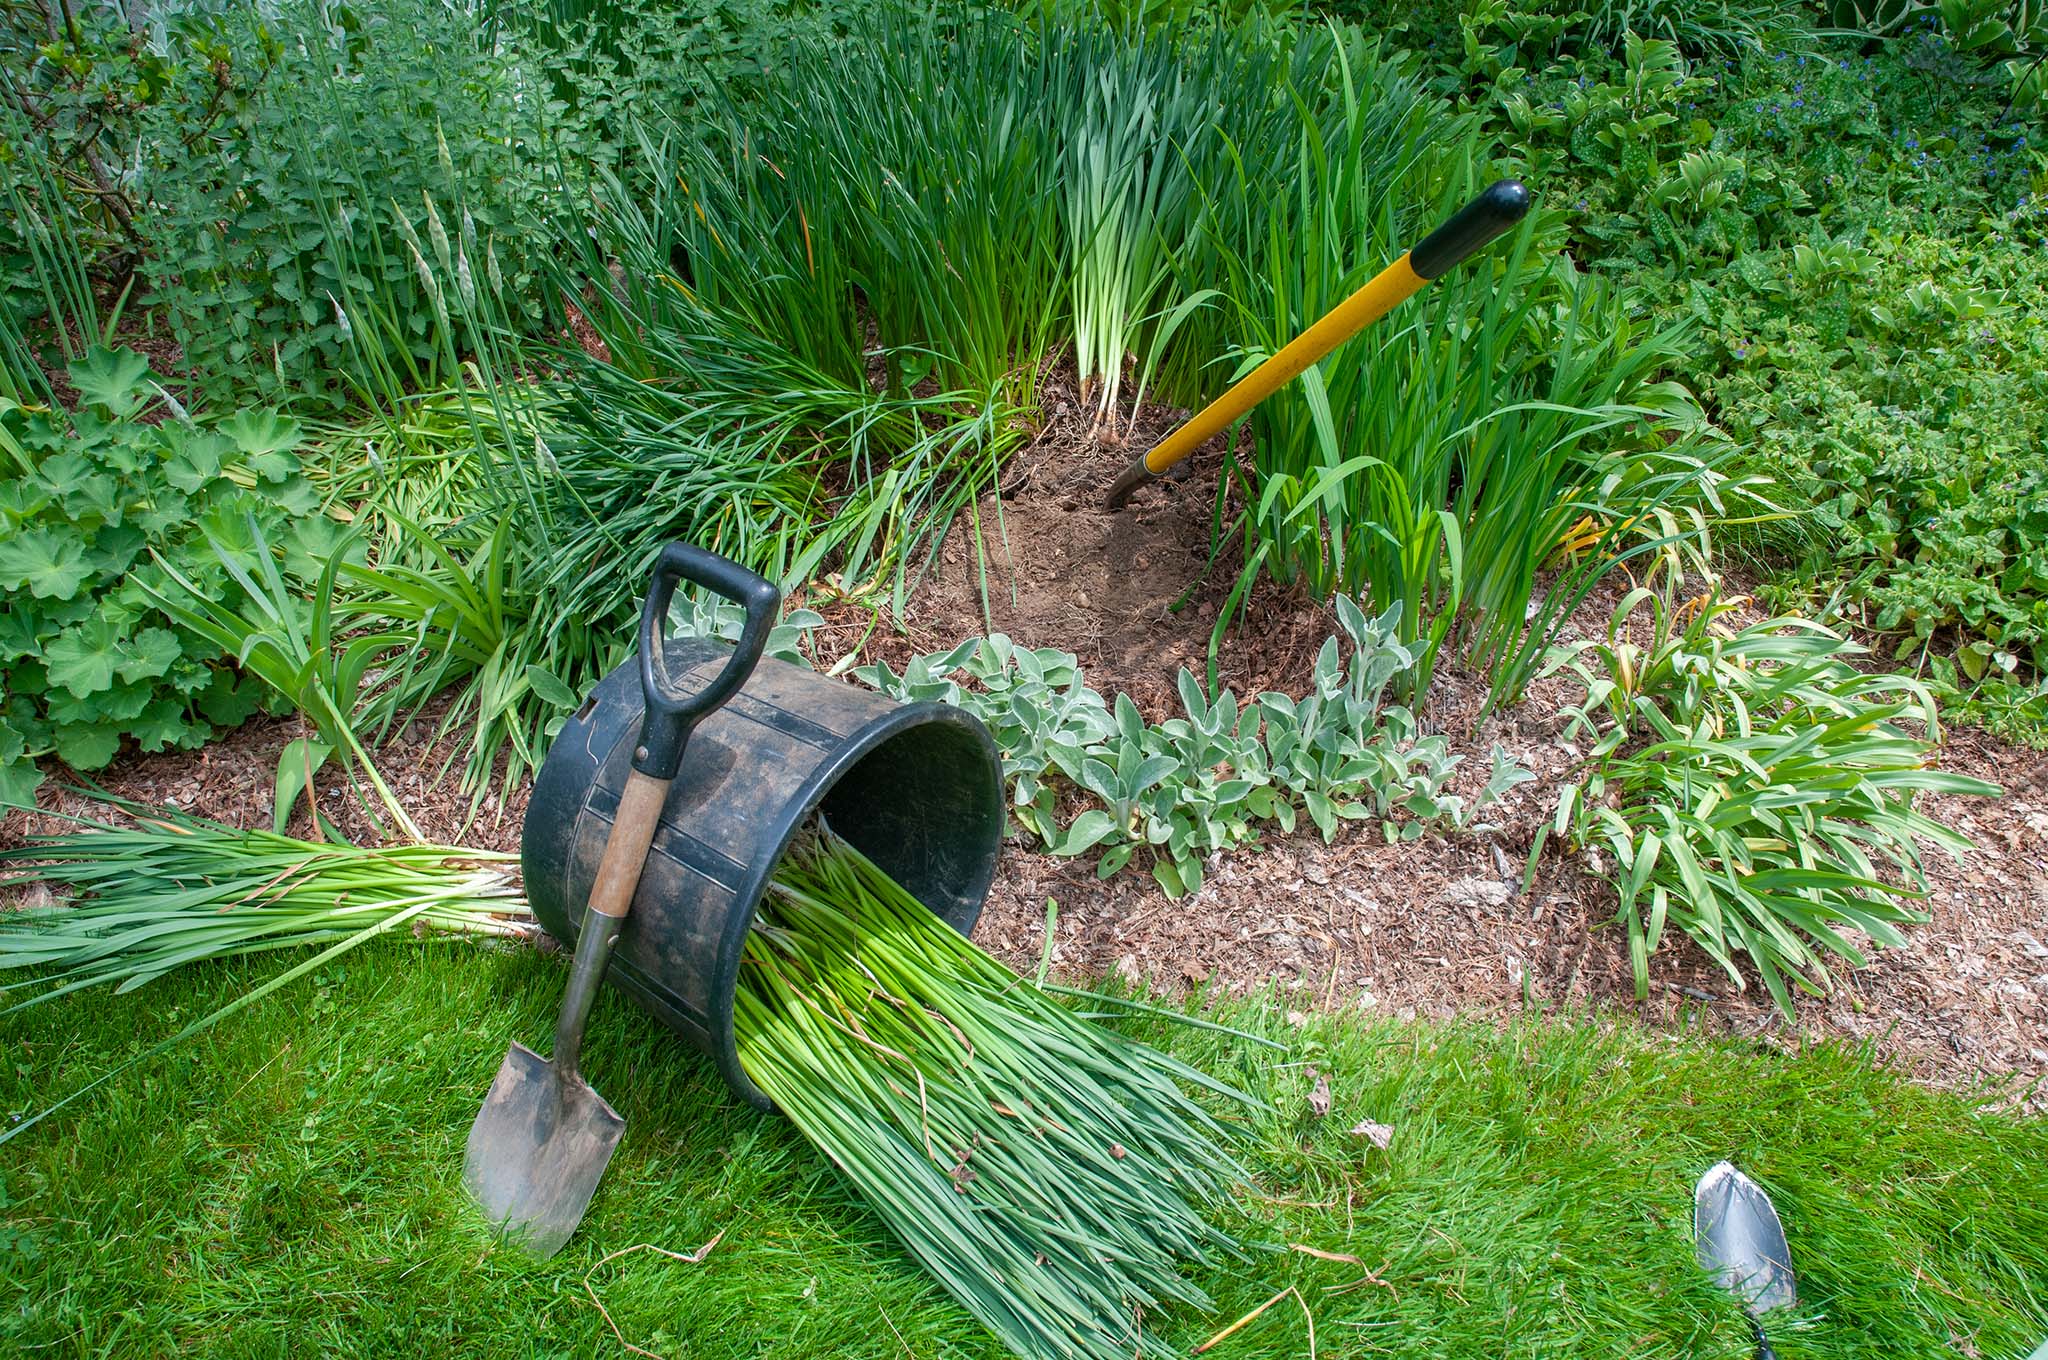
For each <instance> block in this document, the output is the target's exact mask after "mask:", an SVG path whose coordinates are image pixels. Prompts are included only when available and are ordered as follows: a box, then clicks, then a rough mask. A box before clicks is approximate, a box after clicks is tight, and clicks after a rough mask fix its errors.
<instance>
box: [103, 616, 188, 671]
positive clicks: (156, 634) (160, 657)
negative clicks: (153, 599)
mask: <svg viewBox="0 0 2048 1360" xmlns="http://www.w3.org/2000/svg"><path fill="white" fill-rule="evenodd" d="M182 650H183V649H182V648H181V647H180V646H179V645H178V635H177V634H176V633H173V632H172V631H171V630H170V629H168V628H145V629H143V630H142V631H141V632H139V633H137V634H136V635H135V636H134V637H132V638H129V639H128V641H127V642H126V643H125V644H123V646H122V648H121V662H120V665H119V666H117V667H116V668H115V669H116V670H118V671H119V672H120V675H121V678H122V679H123V680H126V681H128V682H129V683H130V684H133V683H134V682H135V681H137V680H149V679H154V678H155V677H156V676H159V675H162V674H163V673H164V672H166V671H168V670H169V669H170V668H171V664H172V663H173V662H175V661H176V660H177V659H178V655H179V653H180V652H181V651H182Z"/></svg>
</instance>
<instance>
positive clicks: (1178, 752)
mask: <svg viewBox="0 0 2048 1360" xmlns="http://www.w3.org/2000/svg"><path fill="white" fill-rule="evenodd" d="M1336 613H1337V620H1338V626H1339V629H1340V631H1341V633H1342V639H1341V640H1340V639H1339V638H1337V637H1332V638H1330V639H1328V640H1327V641H1326V642H1325V643H1324V644H1323V647H1322V649H1321V650H1320V651H1319V652H1318V653H1317V655H1316V662H1315V666H1314V669H1313V671H1312V672H1311V675H1310V692H1309V693H1308V694H1306V695H1304V696H1302V697H1300V698H1295V697H1293V696H1290V695H1286V694H1279V693H1273V692H1268V693H1264V694H1260V695H1257V696H1255V697H1253V698H1251V699H1248V700H1243V701H1240V700H1239V699H1238V697H1237V696H1236V695H1234V694H1232V693H1231V692H1230V691H1229V690H1227V689H1226V690H1222V691H1220V692H1217V693H1215V694H1213V695H1212V694H1211V693H1210V692H1209V691H1207V690H1205V689H1204V688H1203V686H1202V683H1201V681H1200V680H1198V679H1197V678H1196V677H1195V675H1194V674H1193V673H1192V672H1190V671H1188V670H1186V669H1183V670H1182V671H1181V673H1180V675H1179V677H1178V679H1177V681H1176V693H1177V696H1178V698H1179V700H1180V706H1181V711H1180V714H1179V716H1176V717H1172V718H1168V719H1166V720H1165V721H1164V722H1160V723H1147V722H1146V721H1145V720H1144V718H1143V716H1142V715H1141V714H1140V713H1139V711H1138V708H1137V705H1136V704H1134V703H1132V702H1131V699H1130V696H1129V695H1118V696H1117V699H1116V703H1115V704H1114V706H1112V705H1110V704H1108V703H1106V702H1105V701H1104V700H1103V698H1102V696H1101V695H1100V694H1098V693H1096V692H1095V691H1094V690H1092V689H1090V688H1088V686H1087V684H1086V683H1085V677H1084V676H1083V675H1082V674H1081V671H1080V668H1079V666H1078V665H1077V664H1076V661H1075V658H1074V656H1073V654H1072V653H1070V652H1061V651H1058V650H1056V649H1053V648H1028V647H1019V646H1017V645H1016V644H1015V643H1014V642H1012V641H1011V640H1010V639H1009V638H1008V637H1006V636H1004V635H1002V634H1000V633H998V634H995V635H994V636H991V637H989V638H987V639H975V640H971V641H968V642H963V643H962V644H960V645H959V646H958V647H955V648H954V649H953V650H951V651H949V652H945V653H941V654H937V655H932V656H918V657H913V658H912V659H911V660H910V661H909V662H908V663H907V664H906V666H905V669H904V672H903V673H902V674H900V675H899V674H898V673H897V672H896V671H895V670H893V669H892V668H890V667H889V666H888V665H887V664H885V663H877V664H875V665H871V666H864V667H861V668H859V669H858V670H856V671H855V672H854V677H855V678H856V679H858V680H861V681H863V682H865V683H867V684H870V685H873V686H875V687H876V688H877V689H880V690H881V691H882V692H883V693H885V694H888V695H890V696H892V697H894V698H898V699H902V700H905V701H907V702H915V701H924V700H933V701H937V702H941V703H950V704H955V705H958V706H960V707H963V708H965V709H967V710H968V711H969V712H972V713H974V714H975V715H976V716H977V717H979V718H980V719H981V720H982V721H983V722H985V723H986V724H988V727H989V730H990V732H991V734H992V735H993V736H994V738H995V741H996V746H997V749H998V750H1000V751H1001V752H1002V754H1003V769H1004V775H1005V778H1006V780H1007V781H1008V783H1009V785H1010V792H1011V800H1010V802H1011V814H1012V815H1013V816H1014V817H1015V818H1016V820H1017V822H1018V824H1019V825H1020V826H1021V827H1022V828H1023V829H1024V830H1025V831H1027V832H1028V833H1030V834H1031V835H1032V836H1033V837H1035V838H1036V839H1037V840H1038V841H1040V842H1041V843H1042V844H1043V845H1044V846H1045V848H1046V851H1047V853H1049V854H1053V855H1060V856H1068V857H1076V856H1081V855H1093V856H1095V857H1096V873H1097V874H1098V875H1099V876H1101V877H1104V878H1107V877H1108V876H1109V875H1111V874H1114V873H1117V872H1118V871H1120V870H1122V869H1123V868H1124V867H1125V866H1127V865H1129V864H1130V863H1132V862H1133V860H1134V859H1135V860H1136V862H1137V863H1138V864H1139V865H1140V866H1141V867H1143V866H1147V865H1149V867H1150V869H1151V871H1152V876H1153V878H1154V879H1156V880H1157V881H1158V883H1159V885H1160V887H1161V888H1162V889H1164V890H1165V892H1166V893H1167V895H1168V896H1170V897H1176V898H1178V897H1185V896H1187V895H1189V894H1191V893H1195V892H1198V891H1200V890H1201V887H1202V883H1203V880H1204V878H1205V876H1206V872H1207V871H1206V868H1205V863H1206V861H1208V860H1209V859H1211V858H1212V857H1213V856H1215V855H1216V854H1218V853H1220V852H1223V851H1227V850H1231V849H1235V848H1237V847H1240V846H1243V845H1246V844H1248V843H1250V842H1251V841H1253V840H1256V839H1257V838H1258V836H1259V834H1260V832H1261V830H1262V829H1263V828H1265V827H1268V826H1277V827H1279V828H1280V829H1281V830H1282V831H1289V832H1291V831H1293V830H1294V828H1295V825H1296V822H1297V818H1298V817H1299V815H1300V814H1302V813H1304V812H1305V813H1306V814H1307V816H1308V820H1309V821H1310V823H1312V824H1313V825H1314V826H1315V828H1316V829H1317V831H1318V832H1320V833H1321V834H1322V836H1323V839H1324V840H1326V841H1328V840H1332V839H1334V838H1335V837H1336V835H1337V831H1338V828H1339V826H1340V825H1341V824H1342V823H1344V822H1355V821H1369V820H1372V819H1375V818H1377V819H1378V820H1379V822H1380V825H1381V828H1382V832H1383V834H1384V835H1385V836H1386V838H1387V839H1388V840H1389V841H1395V840H1413V839H1415V838H1416V837H1418V836H1420V835H1421V834H1422V833H1423V830H1424V828H1425V826H1427V825H1429V824H1432V823H1435V824H1444V825H1449V826H1453V827H1464V826H1468V825H1471V824H1473V821H1474V819H1475V816H1476V814H1477V813H1479V812H1480V811H1481V810H1482V809H1484V808H1485V807H1487V806H1488V805H1489V804H1491V803H1493V802H1494V801H1496V800H1497V799H1499V798H1500V797H1501V796H1502V795H1503V794H1505V793H1506V792H1507V790H1509V789H1510V788H1513V787H1514V786H1515V785H1516V784H1518V783H1521V782H1523V781H1525V780H1527V779H1529V778H1531V777H1532V776H1531V775H1530V774H1529V772H1528V771H1527V770H1525V769H1523V768H1522V767H1521V766H1520V765H1518V764H1516V763H1515V762H1514V761H1513V760H1512V759H1510V758H1509V757H1507V756H1506V755H1505V754H1504V753H1502V752H1500V751H1498V750H1496V751H1495V753H1494V768H1493V771H1492V774H1491V777H1490V778H1489V779H1488V781H1487V784H1486V786H1485V788H1484V789H1483V790H1482V791H1481V793H1480V794H1479V796H1478V797H1476V798H1475V799H1473V800H1472V801H1471V802H1470V803H1469V804H1468V803H1467V802H1466V800H1465V799H1463V798H1461V797H1459V796H1457V795H1454V794H1451V793H1449V792H1447V789H1448V786H1449V784H1450V782H1451V779H1452V776H1453V775H1454V773H1455V771H1456V769H1457V766H1458V762H1459V760H1460V757H1457V756H1454V755H1452V754H1450V752H1449V749H1448V746H1447V744H1446V742H1445V739H1444V738H1443V737H1442V736H1441V735H1429V736H1420V735H1418V733H1417V732H1416V729H1415V719H1414V716H1413V714H1411V713H1410V712H1409V711H1408V710H1407V709H1406V708H1403V707H1400V706H1398V705H1390V704H1387V703H1386V702H1385V699H1386V695H1387V691H1388V689H1389V688H1390V687H1391V686H1392V685H1394V684H1395V683H1397V682H1398V681H1399V680H1400V679H1401V677H1402V676H1404V675H1405V674H1407V673H1408V672H1410V671H1411V670H1412V669H1413V668H1414V667H1415V666H1416V665H1417V664H1418V662H1419V660H1420V658H1421V656H1422V655H1423V648H1422V647H1421V646H1420V645H1417V644H1411V643H1403V642H1401V641H1399V640H1398V637H1397V634H1398V631H1399V613H1398V609H1396V610H1389V611H1387V612H1386V613H1383V614H1381V615H1380V616H1379V617H1378V618H1368V617H1367V616H1366V614H1365V612H1364V611H1363V610H1362V609H1360V608H1359V607H1358V605H1357V604H1356V603H1355V602H1353V601H1351V600H1349V599H1345V598H1342V597H1340V598H1339V599H1338V601H1337V604H1336ZM1346 643H1348V644H1349V646H1348V650H1347V648H1346V646H1345V645H1344V644H1346ZM955 677H959V679H956V678H955ZM962 679H964V680H966V681H968V682H971V687H969V685H963V684H962V683H961V680H962ZM1074 790H1078V791H1079V792H1082V793H1085V794H1087V795H1088V796H1089V798H1090V799H1091V805H1090V806H1088V807H1086V808H1084V809H1083V810H1082V811H1081V812H1079V813H1078V814H1077V815H1075V816H1074V817H1073V818H1072V820H1070V821H1068V822H1067V823H1066V824H1065V825H1064V826H1062V825H1061V824H1060V821H1059V818H1058V816H1057V815H1056V814H1057V812H1058V810H1059V808H1060V806H1061V803H1062V794H1063V792H1067V791H1074ZM1141 853H1143V854H1144V856H1145V857H1144V858H1142V859H1139V858H1137V857H1138V856H1139V855H1140V854H1141Z"/></svg>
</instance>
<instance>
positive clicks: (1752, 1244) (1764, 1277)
mask: <svg viewBox="0 0 2048 1360" xmlns="http://www.w3.org/2000/svg"><path fill="white" fill-rule="evenodd" d="M1692 1231H1693V1243H1694V1249H1695V1250H1696V1251H1697V1252H1698V1254H1699V1262H1700V1266H1701V1267H1702V1268H1703V1269H1705V1270H1706V1271H1707V1272H1708V1273H1709V1274H1711V1275H1712V1276H1713V1277H1714V1279H1715V1281H1716V1282H1717V1283H1718V1284H1719V1285H1720V1286H1721V1287H1722V1288H1723V1289H1725V1290H1727V1291H1728V1292H1729V1293H1731V1294H1733V1295H1735V1297H1736V1298H1738V1299H1740V1300H1742V1307H1743V1309H1744V1311H1746V1312H1747V1313H1748V1314H1749V1315H1750V1316H1751V1317H1756V1316H1758V1315H1759V1314H1762V1313H1766V1312H1769V1311H1770V1310H1771V1309H1773V1308H1785V1307H1789V1306H1790V1305H1791V1304H1793V1303H1794V1302H1796V1301H1797V1297H1798V1296H1797V1294H1796V1292H1795V1291H1794V1288H1793V1280H1792V1249H1791V1248H1790V1247H1789V1246H1787V1245H1786V1242H1785V1227H1784V1225H1783V1224H1782V1223H1780V1222H1779V1221H1778V1211H1777V1210H1776V1209H1775V1208H1773V1207H1772V1206H1771V1200H1770V1197H1769V1196H1768V1195H1766V1194H1765V1193H1764V1191H1763V1187H1762V1186H1760V1185H1758V1184H1757V1183H1756V1182H1755V1181H1753V1180H1751V1179H1750V1178H1749V1177H1747V1176H1745V1175H1743V1174H1742V1173H1741V1172H1740V1171H1737V1170H1736V1169H1735V1168H1734V1167H1733V1166H1731V1165H1729V1164H1728V1163H1727V1162H1719V1163H1716V1164H1715V1165H1714V1166H1713V1167H1712V1168H1710V1169H1709V1170H1708V1172H1707V1174H1706V1175H1704V1176H1702V1177H1700V1183H1699V1186H1698V1188H1696V1189H1695V1190H1694V1191H1693V1197H1692Z"/></svg>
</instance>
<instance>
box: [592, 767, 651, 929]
mask: <svg viewBox="0 0 2048 1360" xmlns="http://www.w3.org/2000/svg"><path fill="white" fill-rule="evenodd" d="M668 786H669V781H668V780H666V779H656V778H654V777H653V776H651V775H644V774H642V773H640V771H638V770H628V771H627V772H626V787H625V789H624V790H623V791H621V792H620V794H619V812H618V816H617V817H616V818H614V819H613V821H612V834H611V838H610V839H609V840H607V841H606V842H605V844H604V858H603V859H601V860H599V861H598V865H597V878H596V880H595V881H593V882H592V883H591V885H590V910H591V911H592V913H594V914H596V915H598V916H609V917H610V918H611V919H612V920H614V921H619V920H623V919H625V915H626V913H627V912H629V911H631V910H632V909H633V893H634V891H635V890H636V889H637V888H639V886H640V871H641V869H642V868H643V867H645V865H646V863H647V847H649V846H650V845H652V844H654V829H655V827H656V825H657V824H658V823H659V822H660V821H661V808H662V804H663V803H665V802H667V801H668Z"/></svg>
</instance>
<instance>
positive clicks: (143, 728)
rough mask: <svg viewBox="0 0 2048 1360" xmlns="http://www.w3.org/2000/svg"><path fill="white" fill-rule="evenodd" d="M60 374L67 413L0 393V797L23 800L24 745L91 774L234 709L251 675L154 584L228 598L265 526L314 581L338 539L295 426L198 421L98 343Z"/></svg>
mask: <svg viewBox="0 0 2048 1360" xmlns="http://www.w3.org/2000/svg"><path fill="white" fill-rule="evenodd" d="M67 371H68V376H69V379H70V383H71V386H72V388H73V389H74V390H75V392H76V393H77V408H76V409H75V410H73V411H60V410H56V409H52V408H50V407H38V406H27V405H22V404H19V403H16V402H13V401H4V402H0V590H4V591H5V592H6V593H7V608H6V609H5V611H0V691H4V693H0V803H9V802H12V803H22V802H26V801H28V800H29V799H30V797H31V796H32V795H33V793H34V790H35V787H36V784H37V782H38V781H39V779H40V775H39V774H38V773H37V771H36V768H35V765H34V764H33V760H34V758H35V757H37V756H40V755H44V754H54V755H55V756H57V757H58V758H59V759H61V760H63V761H64V762H65V763H66V764H68V765H70V766H71V767H72V768H74V769H78V770H95V769H98V768H100V767H101V766H103V765H105V764H106V763H107V762H108V761H110V760H112V759H113V758H114V755H115V754H116V752H117V751H119V750H120V748H121V744H122V742H123V740H124V739H126V740H130V741H133V742H134V743H135V745H136V746H137V747H139V748H140V749H142V750H144V751H163V750H168V749H174V748H183V747H191V746H196V745H198V744H199V743H200V742H202V741H204V740H205V739H206V738H207V737H209V736H211V735H212V734H213V732H214V731H215V729H216V728H217V727H223V726H233V725H234V724H236V723H238V722H240V721H241V720H242V719H243V718H245V717H247V716H248V715H249V714H250V713H251V712H253V711H254V710H255V709H256V707H257V706H258V704H259V703H260V702H261V701H262V699H263V697H264V696H263V692H262V689H261V685H260V682H258V681H256V680H254V679H253V678H251V677H249V676H247V675H244V674H242V673H240V672H239V671H238V670H237V669H236V668H235V667H234V666H233V665H230V664H228V659H227V658H226V657H224V656H223V654H222V651H221V649H220V647H219V646H217V645H216V644H215V642H214V641H213V640H212V639H210V638H207V637H205V636H203V635H202V634H200V633H197V632H194V631H192V630H190V629H187V628H184V627H183V626H181V625H180V624H179V623H178V622H177V620H176V619H175V618H173V617H172V616H171V615H170V614H168V613H167V612H166V611H165V609H164V606H163V604H162V603H161V599H162V598H163V595H164V593H169V594H170V595H171V596H173V597H174V598H181V599H182V598H190V597H191V595H192V594H196V595H197V596H201V597H205V598H211V599H222V600H227V599H233V598H235V597H236V592H237V587H236V586H235V584H234V581H233V579H232V577H231V575H230V572H229V570H228V569H227V566H226V562H230V561H232V562H238V563H244V564H251V565H253V564H254V562H255V560H256V559H257V557H258V556H265V557H267V556H268V552H267V549H265V548H263V547H261V546H259V544H260V539H259V537H258V535H259V534H260V533H261V532H264V531H267V532H268V533H269V534H270V536H271V541H273V542H274V543H275V544H276V545H277V546H278V547H279V548H280V549H281V550H282V552H283V557H284V563H285V567H286V569H287V570H292V571H295V572H297V573H299V574H300V576H301V578H302V579H310V577H312V576H317V575H318V573H319V570H320V567H319V561H320V559H321V558H322V557H324V556H325V554H326V553H327V551H328V549H329V548H330V547H331V546H332V544H333V543H334V541H335V540H336V539H337V538H339V536H340V533H339V528H338V526H336V525H334V524H333V523H331V522H330V521H328V520H327V519H326V518H325V517H324V516H323V515H322V514H320V513H319V497H318V495H317V493H316V492H315V491H314V489H313V487H312V486H311V484H310V483H309V482H308V481H307V479H306V477H305V476H304V475H303V473H302V471H301V468H300V465H299V459H298V455H297V453H296V452H295V450H296V449H297V448H298V446H299V444H300V440H301V433H300V428H299V426H298V424H297V423H296V422H294V421H292V420H290V419H288V418H285V417H282V416H279V415H278V414H277V413H275V412H273V411H266V410H249V411H242V412H238V413H236V414H235V415H233V416H230V417H228V418H227V419H224V420H209V421H198V420H194V419H193V418H192V417H190V416H189V415H187V414H186V413H185V411H184V410H183V409H182V408H180V407H178V406H177V404H176V403H175V402H173V401H171V400H170V399H169V398H168V397H166V396H165V395H164V394H163V392H162V389H161V388H159V387H158V386H157V383H156V379H155V376H154V375H153V374H151V372H150V371H149V365H148V362H147V361H146V360H145V359H144V358H143V357H142V356H141V355H139V354H137V353H135V352H134V351H132V350H125V349H123V350H110V349H106V348H104V347H94V348H92V349H91V350H89V351H88V352H87V353H86V354H85V355H84V356H83V357H81V358H80V359H78V360H77V361H75V362H74V363H72V364H71V365H70V366H69V368H68V370H67ZM257 526H261V528H260V529H259V528H257ZM217 550H218V551H217ZM223 554H225V559H224V558H223V556H222V555H223ZM152 555H154V559H153V556H152ZM180 576H182V577H183V578H184V584H180V582H179V579H178V578H179V577H180ZM188 588H189V590H188Z"/></svg>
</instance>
